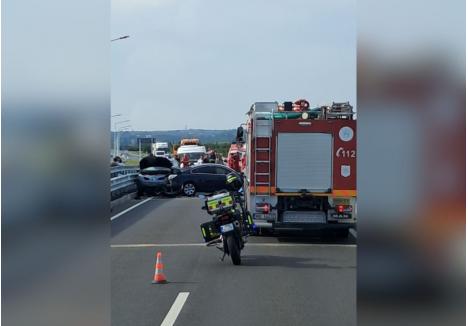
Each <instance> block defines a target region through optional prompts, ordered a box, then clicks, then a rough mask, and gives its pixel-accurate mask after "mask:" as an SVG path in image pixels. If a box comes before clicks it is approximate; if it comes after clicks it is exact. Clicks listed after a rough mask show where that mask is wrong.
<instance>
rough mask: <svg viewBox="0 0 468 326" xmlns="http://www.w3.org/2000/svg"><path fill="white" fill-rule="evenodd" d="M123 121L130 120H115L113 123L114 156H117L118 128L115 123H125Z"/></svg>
mask: <svg viewBox="0 0 468 326" xmlns="http://www.w3.org/2000/svg"><path fill="white" fill-rule="evenodd" d="M125 122H130V120H122V121H117V122H115V123H114V157H115V156H117V148H118V147H117V137H118V130H117V125H119V124H122V123H125Z"/></svg>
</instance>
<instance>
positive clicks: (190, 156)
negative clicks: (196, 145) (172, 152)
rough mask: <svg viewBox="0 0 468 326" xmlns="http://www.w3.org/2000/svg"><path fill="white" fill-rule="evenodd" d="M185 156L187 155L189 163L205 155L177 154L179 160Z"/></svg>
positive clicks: (200, 153)
mask: <svg viewBox="0 0 468 326" xmlns="http://www.w3.org/2000/svg"><path fill="white" fill-rule="evenodd" d="M185 155H188V157H189V159H190V160H191V161H196V160H198V159H199V158H200V156H203V155H205V153H202V152H199V153H186V154H179V157H180V159H181V160H182V159H183V158H184V156H185Z"/></svg>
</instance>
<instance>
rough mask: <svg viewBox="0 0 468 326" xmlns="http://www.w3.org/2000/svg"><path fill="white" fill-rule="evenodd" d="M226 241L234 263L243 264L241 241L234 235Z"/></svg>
mask: <svg viewBox="0 0 468 326" xmlns="http://www.w3.org/2000/svg"><path fill="white" fill-rule="evenodd" d="M226 243H227V246H228V250H229V255H230V256H231V260H232V263H233V264H234V265H240V264H241V256H240V248H239V243H238V241H237V239H236V238H235V237H234V235H230V236H228V238H227V239H226Z"/></svg>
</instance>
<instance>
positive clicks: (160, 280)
mask: <svg viewBox="0 0 468 326" xmlns="http://www.w3.org/2000/svg"><path fill="white" fill-rule="evenodd" d="M163 268H164V265H163V263H162V254H161V252H160V251H158V253H157V255H156V266H155V269H154V279H153V282H152V283H153V284H164V283H167V280H166V276H164V273H163Z"/></svg>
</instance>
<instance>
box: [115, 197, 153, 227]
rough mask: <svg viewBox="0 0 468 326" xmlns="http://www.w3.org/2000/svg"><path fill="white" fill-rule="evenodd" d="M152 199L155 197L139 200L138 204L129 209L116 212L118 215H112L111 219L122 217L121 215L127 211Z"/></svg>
mask: <svg viewBox="0 0 468 326" xmlns="http://www.w3.org/2000/svg"><path fill="white" fill-rule="evenodd" d="M152 199H153V198H146V199H145V200H143V201H141V202H139V203H138V204H135V205H133V206H132V207H129V208H127V209H126V210H124V211H121V212H120V213H119V214H116V215H114V216H112V217H111V221H113V220H115V219H116V218H117V217H120V216H122V215H124V214H125V213H128V212H130V211H131V210H132V209H134V208H137V207H138V206H140V205H143V204H144V203H146V202H147V201H150V200H152Z"/></svg>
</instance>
